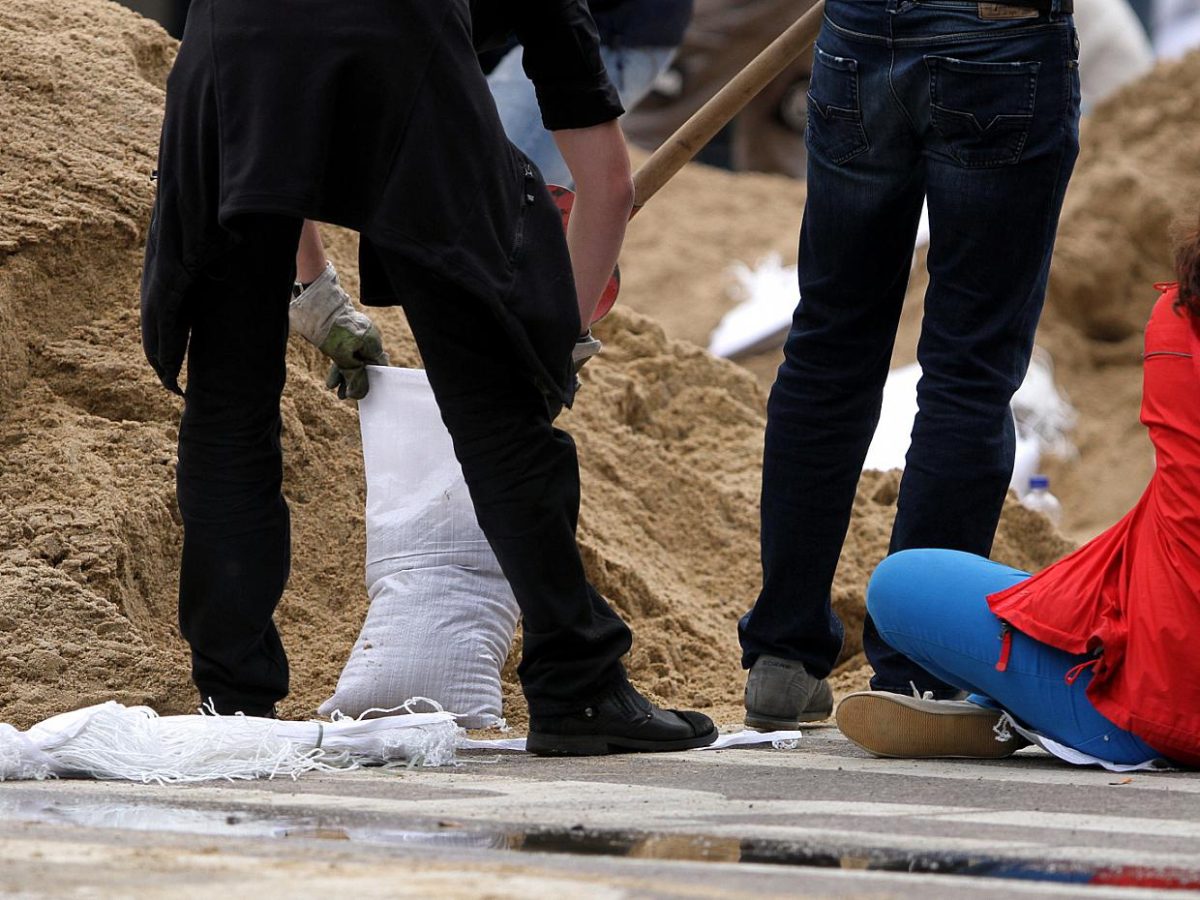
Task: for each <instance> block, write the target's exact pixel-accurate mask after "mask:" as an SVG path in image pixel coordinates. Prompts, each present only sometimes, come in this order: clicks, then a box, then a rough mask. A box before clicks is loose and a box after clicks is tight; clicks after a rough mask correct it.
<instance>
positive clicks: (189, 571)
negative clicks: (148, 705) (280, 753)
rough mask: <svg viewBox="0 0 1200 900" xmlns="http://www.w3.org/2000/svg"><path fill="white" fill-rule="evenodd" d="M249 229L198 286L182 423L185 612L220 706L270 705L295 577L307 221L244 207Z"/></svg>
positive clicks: (251, 709) (199, 664)
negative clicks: (294, 375) (292, 377)
mask: <svg viewBox="0 0 1200 900" xmlns="http://www.w3.org/2000/svg"><path fill="white" fill-rule="evenodd" d="M240 224H241V226H242V228H241V234H242V235H243V237H244V240H243V241H242V242H241V243H239V244H237V245H236V246H235V247H234V248H233V250H232V251H231V252H230V254H229V255H228V256H227V257H226V258H224V259H222V260H220V261H218V262H217V263H216V264H214V265H213V266H212V267H211V269H210V270H209V271H208V272H205V273H203V274H202V275H201V276H200V277H199V278H198V280H197V282H196V285H195V286H194V288H193V290H194V292H195V293H194V295H193V296H192V298H191V301H192V303H191V307H192V309H193V310H194V319H193V322H192V335H191V344H190V345H189V348H188V369H187V371H188V380H187V391H186V398H185V401H184V409H183V418H182V420H181V421H180V425H179V466H178V470H177V485H178V487H177V492H178V497H179V511H180V514H181V515H182V517H183V532H184V538H183V562H182V565H181V569H180V577H179V624H180V630H181V631H182V632H183V636H184V638H185V639H187V641H188V643H189V644H190V645H191V648H192V677H193V679H194V680H195V682H196V686H197V687H198V688H199V690H200V696H201V698H202V699H203V700H207V699H209V698H211V699H212V700H213V702H214V704H215V706H216V708H217V711H218V712H222V713H231V712H235V711H238V710H240V711H243V712H246V713H248V714H254V713H257V714H265V713H269V712H270V710H271V709H272V707H273V706H274V705H275V703H277V702H278V701H279V700H282V699H283V698H284V697H285V696H286V695H287V690H288V665H287V656H286V655H285V653H284V650H283V644H282V642H281V641H280V639H279V633H278V632H277V631H276V629H275V623H274V621H273V619H272V615H273V613H274V611H275V607H276V605H277V604H278V603H279V598H280V597H281V596H282V594H283V589H284V586H285V585H286V584H287V579H288V571H289V566H290V560H291V555H290V529H289V520H288V508H287V503H286V502H285V501H284V498H283V492H282V483H283V454H282V450H281V448H280V442H279V436H280V429H281V425H282V423H281V420H280V416H279V398H280V395H281V394H282V392H283V385H284V381H285V380H286V376H287V367H286V362H285V356H286V353H287V340H288V299H289V297H290V295H291V287H292V282H293V279H294V277H295V255H296V241H297V239H298V238H299V235H300V225H301V223H300V221H299V220H291V219H282V218H278V217H266V216H262V217H254V218H247V219H245V220H243V221H242V222H241V223H240Z"/></svg>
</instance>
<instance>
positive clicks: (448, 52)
mask: <svg viewBox="0 0 1200 900" xmlns="http://www.w3.org/2000/svg"><path fill="white" fill-rule="evenodd" d="M475 13H476V20H475V22H474V29H475V33H476V34H486V33H488V28H489V27H491V25H488V24H487V23H490V22H494V23H496V24H497V27H499V26H500V25H506V26H508V27H512V28H514V29H515V30H516V31H517V33H518V36H519V37H520V38H521V40H522V42H523V43H524V44H525V46H526V48H527V53H528V54H529V55H530V58H529V62H530V63H531V64H533V67H534V68H535V69H537V70H539V71H541V72H542V73H543V75H541V76H537V77H535V80H538V81H539V82H540V83H539V85H538V87H539V98H540V99H541V100H542V101H543V103H544V105H545V107H546V108H547V109H548V110H552V111H553V115H554V116H558V117H560V118H558V119H556V120H555V121H558V122H560V123H562V125H563V127H567V128H570V129H573V130H578V132H579V133H578V134H576V135H575V136H576V137H577V138H583V139H584V140H585V143H586V135H585V133H586V132H588V131H590V130H591V129H592V128H595V127H607V128H616V127H617V126H616V125H615V124H606V123H613V120H615V118H616V117H617V116H618V115H619V114H620V111H621V107H620V105H619V103H618V102H617V100H616V97H615V92H614V91H613V89H612V86H611V84H609V82H608V80H607V78H606V77H605V75H604V69H603V65H602V64H601V62H600V60H599V52H598V41H597V38H596V34H595V26H594V24H593V23H592V20H591V18H590V17H589V16H588V14H587V11H586V7H585V6H584V4H583V3H582V0H579V2H563V0H522V2H520V3H517V2H512V3H501V2H499V0H495V2H492V3H488V2H486V0H481V2H477V3H476V4H475ZM485 25H486V27H485ZM472 33H473V22H472V10H471V8H470V7H469V6H468V4H467V2H466V0H448V2H445V3H437V4H430V3H421V2H417V0H394V2H390V3H387V4H380V3H377V2H375V0H256V2H255V3H243V2H241V0H195V2H193V4H192V9H191V12H190V15H189V19H188V24H187V28H186V31H185V33H184V40H183V44H182V46H181V48H180V53H179V56H178V59H177V61H176V64H175V67H174V69H173V71H172V73H171V76H170V78H169V80H168V87H167V109H166V117H165V120H164V124H163V135H162V145H161V148H160V153H159V184H158V196H157V199H156V202H155V208H154V214H153V220H152V224H151V229H150V234H149V238H148V242H147V249H146V266H145V271H144V275H143V284H142V334H143V344H144V348H145V351H146V355H147V357H148V359H149V360H150V362H151V364H152V365H153V367H154V369H155V371H156V372H157V373H158V375H159V377H160V379H161V380H162V381H163V383H164V384H165V385H166V386H167V387H168V388H170V389H172V390H175V391H177V392H182V391H181V389H180V385H179V375H180V372H181V369H182V366H183V363H184V357H185V354H186V357H187V387H186V393H185V403H184V412H183V418H182V420H181V423H180V434H179V466H178V495H179V506H180V513H181V515H182V518H183V523H184V549H183V561H182V567H181V572H180V624H181V629H182V631H183V634H184V636H185V638H186V639H187V640H188V641H189V643H190V645H191V648H192V662H193V678H194V680H195V682H196V684H197V687H198V688H199V690H200V694H201V697H202V698H203V699H204V700H205V701H206V702H211V704H212V705H213V707H214V708H215V710H216V711H217V712H220V713H232V712H236V711H242V712H245V713H247V714H253V715H264V714H270V713H271V712H272V710H273V707H274V704H275V703H276V702H278V701H279V700H280V699H281V698H282V697H283V696H285V694H286V692H287V687H288V670H287V658H286V655H285V654H284V650H283V647H282V644H281V642H280V639H279V635H278V633H277V631H276V629H275V626H274V623H273V621H272V615H273V611H274V608H275V606H276V604H277V603H278V600H279V597H280V595H281V593H282V591H283V587H284V584H285V583H286V580H287V575H288V567H289V553H290V549H289V532H288V511H287V505H286V503H285V501H284V498H283V495H282V491H281V484H282V455H281V450H280V440H279V438H280V427H281V422H280V415H279V401H280V395H281V393H282V390H283V386H284V380H285V376H286V366H285V352H286V345H287V337H288V329H289V307H288V298H289V295H290V292H291V288H292V284H293V282H294V280H295V276H296V265H295V254H296V247H297V241H298V239H299V237H300V233H301V229H302V226H303V221H304V220H305V219H312V220H316V221H326V222H331V223H334V224H337V225H341V226H344V227H347V228H351V229H354V230H357V231H358V232H359V233H360V235H361V245H360V246H361V250H360V257H361V259H360V262H361V272H362V281H363V296H364V302H367V303H374V304H394V303H402V304H403V306H404V308H405V311H406V314H407V317H408V320H409V323H410V325H411V327H412V330H413V334H414V336H415V338H416V340H417V344H418V347H419V349H420V352H421V355H422V358H423V359H424V362H425V366H426V370H427V372H428V375H429V381H430V384H431V386H432V388H433V391H434V395H435V397H436V399H437V401H438V404H439V407H440V408H441V411H442V415H443V419H444V420H445V422H446V425H447V428H448V430H449V432H450V435H451V437H452V439H453V441H454V447H455V453H456V455H457V456H458V458H459V461H460V462H461V464H462V469H463V474H464V477H465V479H466V482H467V485H468V488H469V489H470V492H471V496H472V499H473V501H474V503H475V507H476V512H477V515H478V519H479V523H480V526H481V527H482V529H483V531H484V533H485V535H486V536H487V538H488V540H489V542H490V543H491V545H492V547H493V549H494V550H495V552H496V556H497V558H498V560H499V562H500V565H501V568H502V569H503V571H504V573H505V575H506V577H507V578H508V580H509V582H510V584H511V585H512V588H513V592H514V594H515V595H516V598H517V601H518V603H519V605H520V607H521V611H522V613H523V616H524V635H525V644H524V657H523V659H522V663H521V666H520V669H519V674H520V677H521V682H522V686H523V689H524V692H525V696H526V699H527V700H528V702H529V707H530V734H529V748H530V750H532V751H534V752H539V753H559V754H597V753H606V752H610V751H612V750H669V749H685V748H689V747H695V746H703V745H706V744H708V743H711V742H712V741H713V740H714V739H715V737H716V730H715V728H714V727H713V725H712V722H711V721H710V720H709V719H708V718H707V717H705V716H703V715H700V714H699V713H693V712H681V713H677V712H674V711H666V710H661V709H658V708H657V707H654V706H653V705H652V704H650V703H649V702H648V701H647V700H646V699H645V698H643V697H642V696H641V695H640V694H639V693H638V692H637V691H636V690H635V689H634V688H633V687H632V686H631V685H630V684H629V682H628V680H627V677H626V674H625V671H624V668H623V666H622V663H621V658H622V656H623V655H624V654H625V653H626V652H627V651H628V649H629V646H630V640H631V638H630V634H629V630H628V628H627V627H626V626H625V624H624V623H623V622H621V620H620V619H619V618H618V617H617V616H616V614H615V613H614V612H613V611H612V610H611V608H610V607H609V606H608V604H607V603H605V601H604V600H603V599H602V598H601V597H600V596H599V595H598V594H597V593H596V591H595V590H594V589H593V588H592V587H591V586H590V585H589V584H588V583H587V580H586V578H585V576H584V571H583V564H582V561H581V559H580V556H579V551H578V546H577V545H576V542H575V527H576V520H577V515H578V507H579V472H578V463H577V460H576V456H575V449H574V445H573V443H572V442H571V439H570V437H569V436H568V435H566V434H565V433H563V432H561V431H559V430H557V429H555V428H553V427H552V425H551V422H552V419H553V417H554V415H555V414H556V413H557V411H558V410H559V409H560V408H561V407H562V406H563V405H564V404H569V403H570V402H571V400H572V394H573V385H574V376H573V370H572V361H571V354H572V348H573V346H574V344H575V342H576V339H577V337H578V335H579V333H580V331H581V323H580V316H579V308H578V305H577V297H576V289H575V282H576V280H577V279H578V278H579V277H580V275H581V274H582V276H583V280H584V281H586V279H587V278H589V277H590V276H589V270H588V267H587V266H583V267H582V269H581V266H580V264H579V263H576V265H575V271H574V272H573V270H572V261H571V259H570V258H569V256H568V251H567V243H566V241H565V240H564V236H563V231H562V226H561V222H560V217H559V214H558V211H557V209H556V208H555V206H554V204H553V202H552V201H551V199H550V197H549V194H548V192H547V191H546V190H545V188H544V185H543V183H542V181H541V179H540V177H539V176H538V173H537V171H536V169H534V168H533V167H532V166H531V165H529V163H528V162H527V161H526V160H525V159H524V158H523V157H522V156H521V154H520V153H519V152H517V151H515V149H514V148H512V146H511V145H510V144H509V143H508V141H507V140H506V139H505V137H504V133H503V130H502V128H501V125H500V121H499V117H498V116H497V114H496V110H495V106H494V103H493V101H492V99H491V96H490V94H489V92H488V89H487V83H486V80H485V78H484V76H483V73H482V71H481V69H480V67H479V65H478V62H477V61H476V58H475V47H474V46H473V43H472ZM587 150H588V148H587V147H584V148H583V149H582V150H581V149H579V148H577V147H571V146H569V147H568V154H569V155H571V156H575V157H577V158H580V159H583V160H587V159H589V154H588V152H587ZM625 167H626V168H625V172H626V184H627V178H628V175H627V173H628V168H627V167H628V162H627V161H626V163H625ZM629 200H630V198H629V197H628V187H627V194H626V196H625V201H629ZM630 202H631V201H630ZM624 208H625V212H624V214H625V215H627V214H628V205H627V203H625V207H624ZM622 227H623V226H622ZM597 243H598V244H599V245H600V246H605V245H606V243H605V241H604V240H598V242H597ZM607 243H608V244H611V243H612V241H611V240H609V241H608V242H607ZM617 243H618V244H619V240H618V241H617ZM585 244H586V242H585ZM610 253H611V254H612V255H615V251H611V250H610ZM603 262H604V264H605V265H609V264H610V262H611V261H610V260H604V261H603ZM597 296H598V292H597ZM329 312H330V315H329V316H328V317H327V320H325V321H322V322H319V323H317V326H318V328H317V332H318V333H317V334H316V335H315V336H316V337H319V338H321V339H322V341H323V342H324V343H325V344H326V345H327V346H328V349H330V350H332V351H333V352H334V353H335V354H336V355H335V357H334V359H335V363H337V364H338V365H339V366H340V367H341V369H340V371H341V372H342V375H343V387H351V386H354V387H355V388H359V389H362V388H365V386H366V385H365V379H364V378H363V377H362V375H363V372H362V371H359V370H361V369H362V366H363V364H364V362H367V361H382V348H381V344H380V341H379V338H378V333H377V332H376V331H375V329H374V328H373V326H369V325H368V326H363V325H362V322H361V321H359V320H357V319H356V318H355V317H356V316H361V314H360V313H357V312H356V311H354V310H348V309H346V308H335V309H331V310H329ZM309 324H312V323H311V322H310V323H309ZM339 329H340V331H339ZM312 336H313V335H310V337H312Z"/></svg>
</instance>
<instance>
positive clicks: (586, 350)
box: [571, 328, 604, 375]
mask: <svg viewBox="0 0 1200 900" xmlns="http://www.w3.org/2000/svg"><path fill="white" fill-rule="evenodd" d="M603 346H604V345H603V344H601V343H600V341H599V340H598V339H597V338H594V337H592V331H591V329H590V328H589V329H588V330H587V331H585V332H584V333H583V334H582V335H581V336H580V337H579V340H577V341H576V342H575V346H574V348H573V349H572V350H571V362H572V363H574V364H575V374H576V375H578V374H579V370H580V369H582V368H583V367H584V366H585V365H587V362H588V360H589V359H591V358H592V357H593V356H595V355H596V354H597V353H599V352H600V348H601V347H603Z"/></svg>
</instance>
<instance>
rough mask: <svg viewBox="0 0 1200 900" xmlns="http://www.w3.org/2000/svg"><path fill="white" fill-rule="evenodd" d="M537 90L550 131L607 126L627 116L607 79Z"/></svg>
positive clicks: (553, 84) (550, 85)
mask: <svg viewBox="0 0 1200 900" xmlns="http://www.w3.org/2000/svg"><path fill="white" fill-rule="evenodd" d="M534 87H535V89H536V90H537V100H538V106H539V107H540V108H541V111H542V124H543V125H544V126H545V127H546V130H547V131H561V130H562V129H564V128H590V127H591V126H593V125H603V124H604V123H605V122H611V121H612V120H613V119H618V118H620V117H621V115H622V114H624V112H625V107H623V106H622V105H621V100H620V98H619V97H618V96H617V89H616V88H615V87H613V85H612V83H611V82H610V81H609V80H608V78H606V77H602V78H601V79H599V80H597V81H596V82H592V83H589V84H586V85H581V84H570V83H563V82H561V81H555V82H550V83H545V82H543V83H542V84H535V85H534Z"/></svg>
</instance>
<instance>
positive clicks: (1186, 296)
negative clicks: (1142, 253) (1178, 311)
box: [1175, 228, 1200, 317]
mask: <svg viewBox="0 0 1200 900" xmlns="http://www.w3.org/2000/svg"><path fill="white" fill-rule="evenodd" d="M1175 274H1176V275H1177V276H1178V278H1179V304H1178V305H1179V306H1180V307H1182V308H1184V309H1186V310H1187V311H1188V312H1190V313H1191V314H1192V315H1193V316H1197V317H1200V228H1197V229H1196V230H1195V231H1193V232H1191V233H1190V234H1188V236H1187V237H1186V238H1185V239H1184V240H1183V242H1182V243H1181V244H1180V245H1179V249H1178V250H1176V251H1175Z"/></svg>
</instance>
